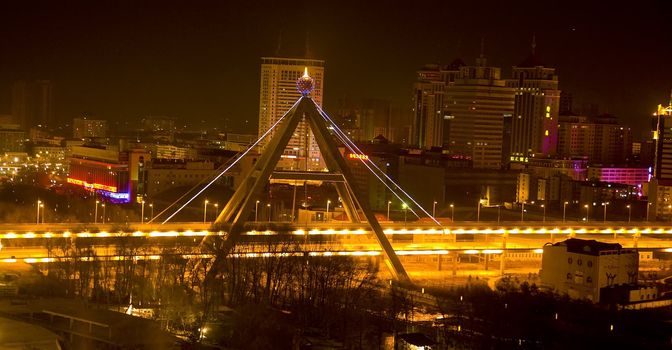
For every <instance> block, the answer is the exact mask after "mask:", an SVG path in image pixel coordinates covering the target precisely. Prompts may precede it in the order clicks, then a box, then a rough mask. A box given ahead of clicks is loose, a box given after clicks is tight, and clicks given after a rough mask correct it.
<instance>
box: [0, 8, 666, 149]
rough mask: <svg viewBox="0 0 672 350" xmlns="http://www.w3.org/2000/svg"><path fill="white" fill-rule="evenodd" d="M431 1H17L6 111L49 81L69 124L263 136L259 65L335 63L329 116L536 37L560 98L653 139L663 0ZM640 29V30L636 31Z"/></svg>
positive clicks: (395, 95) (513, 59) (508, 52)
mask: <svg viewBox="0 0 672 350" xmlns="http://www.w3.org/2000/svg"><path fill="white" fill-rule="evenodd" d="M434 5H435V4H428V6H430V7H432V8H435V11H430V12H431V13H427V12H423V11H421V9H414V8H412V7H411V6H410V5H406V6H403V5H402V6H399V7H397V8H386V7H383V8H380V7H379V6H377V5H376V4H359V5H358V4H353V3H345V4H344V5H343V6H330V5H329V4H326V5H324V6H326V7H324V8H319V9H318V8H316V7H313V6H312V5H301V4H299V5H297V7H296V8H295V9H286V8H281V7H279V5H269V4H262V3H259V4H255V5H221V4H220V5H218V6H215V5H213V6H203V7H201V8H197V9H193V8H189V9H180V8H179V7H172V8H168V7H166V8H161V9H155V8H152V7H151V6H149V5H146V6H140V5H138V6H135V7H129V8H124V7H111V8H105V7H102V6H99V7H91V6H72V7H62V6H57V5H45V6H41V7H40V6H38V7H37V9H38V10H37V11H34V10H35V8H32V7H28V6H25V5H12V6H7V7H6V11H3V13H4V15H5V16H7V18H4V19H3V21H2V23H3V24H2V25H0V30H2V31H3V32H4V33H5V34H6V35H5V40H3V41H2V42H0V46H1V48H2V49H3V52H5V53H6V55H5V56H4V57H3V58H2V59H0V76H1V77H2V79H0V95H1V96H2V97H0V102H2V104H0V106H2V110H3V111H5V113H7V112H9V110H10V106H9V97H8V95H9V88H10V87H11V84H12V83H13V82H14V81H16V80H21V79H49V80H52V81H53V82H54V94H55V98H56V104H55V108H56V115H57V117H58V118H59V120H61V121H63V120H69V119H71V118H74V117H76V116H79V115H81V114H82V113H84V112H90V113H92V114H94V115H100V116H101V118H104V119H108V120H131V118H134V117H135V116H137V115H145V114H152V115H170V116H175V117H178V118H185V119H190V120H201V119H203V120H205V121H207V122H211V123H213V124H214V126H219V127H220V128H223V127H224V126H225V119H227V118H228V119H229V120H230V123H228V127H230V128H231V129H234V130H237V131H246V132H254V130H255V127H256V117H255V116H256V114H257V113H256V110H257V107H258V81H259V79H258V78H259V75H258V74H259V72H258V68H257V67H258V64H259V62H260V58H261V57H264V56H276V55H277V56H286V57H298V58H301V57H303V56H304V55H305V52H306V48H308V50H309V56H310V57H311V58H317V59H323V60H325V61H326V67H327V69H328V70H329V71H330V72H333V74H332V75H330V77H331V78H329V79H327V80H325V86H326V89H327V91H328V93H327V94H326V95H325V107H326V108H330V109H334V107H335V105H336V104H337V101H338V99H340V98H343V97H354V98H383V99H388V100H391V101H392V102H393V103H394V104H395V105H399V106H400V107H402V108H410V106H411V103H410V100H411V96H412V83H413V80H414V74H415V71H416V70H417V69H419V68H420V67H421V66H422V65H423V64H425V63H432V62H441V63H449V62H450V61H452V60H453V59H454V58H462V59H463V60H464V61H465V62H471V61H473V59H474V58H475V57H476V56H478V53H479V45H480V42H481V39H482V38H484V41H485V50H484V51H485V56H486V57H487V58H488V60H489V62H491V63H492V65H493V66H496V67H500V68H502V75H503V76H504V77H508V76H510V72H511V67H512V66H513V65H515V64H517V63H518V62H520V61H521V60H522V59H523V58H524V57H525V56H526V55H527V54H528V53H529V42H530V39H531V37H532V35H536V38H537V52H539V54H540V56H541V59H542V61H543V62H544V63H545V64H547V65H548V66H550V67H554V68H556V69H557V74H558V75H559V76H560V81H561V82H560V90H562V91H567V92H571V93H572V94H573V95H574V98H575V100H577V101H579V102H580V103H581V102H583V103H594V104H597V105H599V106H600V108H601V111H603V112H610V113H613V114H616V115H617V116H618V117H619V119H620V120H621V121H622V122H624V123H626V124H629V125H631V126H632V127H633V128H634V131H635V135H636V136H637V137H641V136H645V135H646V131H645V126H643V125H640V124H641V123H637V122H636V121H637V120H638V118H640V117H641V116H642V115H650V114H651V113H652V112H653V110H651V107H650V106H655V105H657V104H658V103H660V102H661V101H665V100H666V97H667V95H668V93H667V91H669V90H670V86H669V83H667V82H666V81H669V80H670V77H669V73H667V72H666V71H665V70H664V69H663V68H664V66H665V62H667V61H668V60H669V58H670V55H671V53H670V50H669V49H667V48H666V47H665V46H664V45H662V44H661V43H663V42H666V39H669V36H670V33H669V31H666V30H664V26H663V24H662V23H663V21H662V17H659V16H661V15H659V13H664V12H665V11H663V10H664V8H665V6H669V5H667V4H664V3H660V4H650V5H642V6H641V7H640V8H635V9H628V10H625V9H619V8H615V9H611V10H612V11H611V12H610V16H608V18H607V17H606V16H601V13H602V10H603V9H602V7H601V6H599V5H591V4H588V5H583V6H581V7H579V6H573V5H571V4H569V5H564V6H559V5H553V4H551V5H549V6H548V7H542V6H541V5H540V4H533V3H530V4H528V6H521V8H520V9H519V10H517V11H515V12H514V11H509V10H508V9H502V8H501V5H492V7H491V8H492V11H488V12H487V13H485V14H480V11H476V9H474V8H470V7H469V6H468V5H453V6H456V7H451V6H449V5H436V6H434ZM24 6H25V7H24ZM498 9H499V10H502V11H503V12H498V11H496V10H498ZM181 10H184V11H181ZM381 10H384V11H386V15H385V16H379V14H380V13H379V11H381ZM452 13H461V14H465V15H464V16H458V17H459V18H455V17H451V14H452ZM150 14H151V16H149V15H150ZM416 15H417V16H416ZM444 17H445V18H447V19H446V20H444V19H443V18H444ZM462 17H463V18H462ZM479 17H482V21H479V22H473V21H470V20H473V19H477V18H479ZM55 18H58V19H59V20H56V19H55ZM657 19H658V20H657ZM21 23H39V24H40V25H35V26H29V27H28V28H25V27H23V26H21ZM253 23H254V24H258V25H252V24H253ZM340 23H348V26H339V24H340ZM441 23H444V24H441ZM446 23H447V24H446ZM473 23H476V24H473ZM623 23H625V24H626V25H621V24H623ZM421 24H423V25H426V26H422V25H421ZM502 26H505V27H506V28H508V30H505V31H501V30H499V29H498V28H501V27H502ZM337 27H338V28H339V30H331V28H337ZM634 28H637V30H638V32H637V33H638V34H640V35H638V36H636V37H634V36H633V34H634V33H633V32H632V30H633V29H634ZM641 34H646V35H641ZM306 41H308V44H306ZM28 43H30V45H27V44H28ZM278 48H279V49H278ZM624 62H625V63H627V64H624ZM374 66H375V68H373V67H374ZM640 67H647V69H646V70H643V69H641V68H640ZM233 96H236V98H233Z"/></svg>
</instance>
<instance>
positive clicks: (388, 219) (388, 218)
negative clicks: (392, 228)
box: [387, 201, 392, 221]
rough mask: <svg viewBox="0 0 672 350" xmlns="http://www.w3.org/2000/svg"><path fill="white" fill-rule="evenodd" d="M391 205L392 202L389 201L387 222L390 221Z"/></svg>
mask: <svg viewBox="0 0 672 350" xmlns="http://www.w3.org/2000/svg"><path fill="white" fill-rule="evenodd" d="M390 204H392V201H387V221H390Z"/></svg>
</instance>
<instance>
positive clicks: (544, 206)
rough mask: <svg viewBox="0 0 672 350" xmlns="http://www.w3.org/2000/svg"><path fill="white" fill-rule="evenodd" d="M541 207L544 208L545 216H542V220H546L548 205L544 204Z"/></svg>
mask: <svg viewBox="0 0 672 350" xmlns="http://www.w3.org/2000/svg"><path fill="white" fill-rule="evenodd" d="M541 208H542V209H544V216H543V217H542V222H546V205H544V204H542V205H541Z"/></svg>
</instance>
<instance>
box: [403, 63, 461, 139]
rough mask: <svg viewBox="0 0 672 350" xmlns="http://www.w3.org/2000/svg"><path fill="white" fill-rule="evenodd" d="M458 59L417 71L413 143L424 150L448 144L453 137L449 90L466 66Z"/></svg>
mask: <svg viewBox="0 0 672 350" xmlns="http://www.w3.org/2000/svg"><path fill="white" fill-rule="evenodd" d="M464 65H465V64H464V62H462V60H459V59H456V60H454V61H453V62H452V63H451V64H449V65H445V66H442V65H438V64H427V65H425V66H424V67H422V69H420V70H418V71H417V73H416V82H415V83H414V84H413V89H414V91H413V121H412V125H411V138H410V142H409V143H410V144H411V145H412V146H416V147H419V148H421V149H431V148H432V147H444V146H447V145H446V138H447V137H448V136H449V134H450V132H449V128H450V120H451V119H452V118H453V116H452V115H451V114H450V113H449V111H448V106H447V100H446V90H447V89H448V88H449V87H450V86H452V85H453V83H454V82H455V78H456V77H457V76H458V75H459V73H460V67H462V66H464Z"/></svg>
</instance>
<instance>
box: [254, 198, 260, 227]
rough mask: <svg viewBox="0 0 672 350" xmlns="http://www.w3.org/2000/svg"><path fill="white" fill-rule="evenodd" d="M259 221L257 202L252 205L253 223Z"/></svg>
mask: <svg viewBox="0 0 672 350" xmlns="http://www.w3.org/2000/svg"><path fill="white" fill-rule="evenodd" d="M258 220H259V201H257V203H255V204H254V222H257V221H258Z"/></svg>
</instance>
